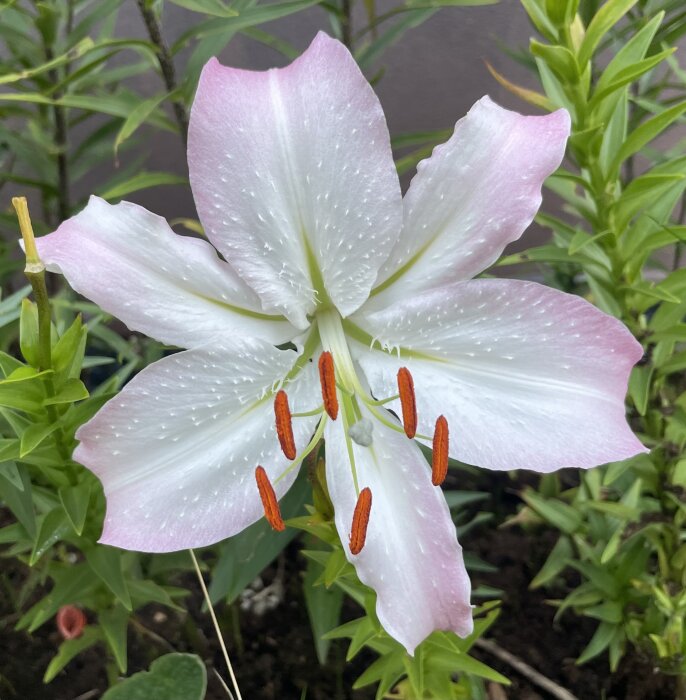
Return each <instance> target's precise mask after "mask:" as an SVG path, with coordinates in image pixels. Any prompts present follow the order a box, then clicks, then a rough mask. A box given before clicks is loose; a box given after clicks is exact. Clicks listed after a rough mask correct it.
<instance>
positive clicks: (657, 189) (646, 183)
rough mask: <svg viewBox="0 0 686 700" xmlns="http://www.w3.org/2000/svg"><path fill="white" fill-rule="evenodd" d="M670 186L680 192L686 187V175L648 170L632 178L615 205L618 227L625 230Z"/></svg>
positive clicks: (620, 230) (619, 229)
mask: <svg viewBox="0 0 686 700" xmlns="http://www.w3.org/2000/svg"><path fill="white" fill-rule="evenodd" d="M670 188H675V191H676V192H678V193H680V192H681V191H682V190H683V189H684V188H686V175H684V174H682V173H664V172H648V173H645V174H644V175H640V176H639V177H637V178H635V179H634V180H632V181H631V182H630V183H629V185H628V187H627V188H626V189H625V190H624V192H622V195H621V196H620V198H619V199H618V200H617V201H616V202H615V204H614V206H613V210H614V213H615V225H616V229H617V230H618V231H619V232H620V233H621V232H622V231H624V229H625V228H626V226H627V225H628V224H629V221H630V220H631V219H632V218H633V217H634V216H636V215H637V214H641V213H643V212H644V211H645V209H646V208H648V207H649V205H651V204H653V203H654V202H655V200H656V199H657V198H658V197H660V196H661V195H662V194H663V193H664V192H665V191H667V190H669V189H670Z"/></svg>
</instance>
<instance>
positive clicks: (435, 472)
mask: <svg viewBox="0 0 686 700" xmlns="http://www.w3.org/2000/svg"><path fill="white" fill-rule="evenodd" d="M433 450H434V451H433V458H432V461H431V483H432V484H433V485H434V486H440V485H441V484H442V483H443V482H444V481H445V477H446V475H447V473H448V421H447V420H446V419H445V416H438V418H437V419H436V431H435V432H434V442H433Z"/></svg>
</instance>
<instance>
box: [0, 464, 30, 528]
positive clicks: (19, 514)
mask: <svg viewBox="0 0 686 700" xmlns="http://www.w3.org/2000/svg"><path fill="white" fill-rule="evenodd" d="M14 469H15V471H16V473H17V474H18V475H19V479H20V480H21V483H17V478H16V474H15V473H12V474H10V473H9V471H8V470H6V469H0V499H1V500H3V501H4V502H5V504H6V505H7V507H8V508H9V509H10V510H11V511H12V513H13V514H14V517H15V518H16V519H17V520H18V521H19V522H20V523H21V524H22V525H23V527H24V529H25V530H26V532H27V533H28V534H29V536H30V537H31V539H32V540H33V539H35V537H36V532H37V530H36V514H35V511H34V508H33V495H32V490H31V479H30V478H29V473H28V470H27V469H26V467H24V466H23V465H16V464H15V467H14Z"/></svg>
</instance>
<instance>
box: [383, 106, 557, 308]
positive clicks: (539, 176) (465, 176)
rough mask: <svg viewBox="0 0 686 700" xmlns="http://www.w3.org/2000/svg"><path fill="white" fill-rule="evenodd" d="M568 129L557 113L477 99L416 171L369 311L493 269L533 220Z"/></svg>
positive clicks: (555, 165)
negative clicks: (538, 113)
mask: <svg viewBox="0 0 686 700" xmlns="http://www.w3.org/2000/svg"><path fill="white" fill-rule="evenodd" d="M569 128H570V119H569V114H568V113H567V112H566V111H565V110H562V109H561V110H558V111H557V112H553V113H552V114H549V115H546V116H542V117H526V116H522V115H521V114H517V113H516V112H510V111H508V110H506V109H503V108H502V107H499V106H498V105H496V104H495V103H494V102H492V101H491V100H490V99H489V98H488V97H484V98H482V99H481V100H479V101H478V102H477V103H476V104H475V105H474V106H473V107H472V109H471V110H470V111H469V113H468V114H467V116H466V117H464V118H463V119H461V120H460V121H459V122H457V125H456V126H455V133H454V134H453V136H452V137H451V138H450V139H449V140H448V141H447V142H446V143H444V144H443V145H441V146H438V147H437V148H436V149H435V150H434V152H433V155H432V156H431V157H430V158H427V159H426V160H424V161H422V162H421V163H420V164H419V165H418V167H417V174H416V175H415V177H414V178H413V180H412V183H411V184H410V188H409V190H408V192H407V194H406V195H405V199H404V202H403V204H404V209H405V223H404V227H403V232H402V234H401V237H400V240H399V241H398V243H397V244H396V246H395V248H394V249H393V251H392V253H391V255H390V257H389V258H388V260H387V261H386V263H385V264H384V266H383V268H382V269H381V270H380V272H379V277H378V280H377V282H376V285H375V287H377V288H378V290H381V289H383V288H384V287H386V289H385V291H379V293H378V298H375V299H374V300H373V303H374V308H377V309H378V308H381V307H383V306H384V305H386V304H389V303H391V302H392V301H395V300H397V299H400V298H402V297H403V296H407V295H408V294H413V293H417V292H419V291H422V290H425V289H432V288H436V287H439V286H441V285H443V284H446V283H448V282H454V281H456V280H467V279H470V278H472V277H474V276H475V275H477V274H478V273H480V272H482V271H483V270H485V269H486V268H487V267H489V266H490V265H491V264H492V263H494V262H495V261H496V260H497V259H498V257H499V256H500V254H501V253H502V251H503V249H504V248H505V246H506V245H507V244H508V243H510V242H511V241H514V240H516V239H517V238H519V237H520V236H521V235H522V233H523V232H524V230H525V229H526V227H527V226H528V225H529V224H530V223H531V221H532V220H533V218H534V215H535V214H536V212H537V211H538V208H539V206H540V204H541V185H542V184H543V180H545V178H546V177H548V175H550V174H551V173H552V172H554V171H555V169H556V168H557V167H558V165H559V164H560V162H561V160H562V156H563V155H564V150H565V144H566V142H567V137H568V136H569ZM406 266H407V267H406ZM403 271H404V272H403ZM396 279H397V281H395V283H394V280H396ZM378 290H377V291H378Z"/></svg>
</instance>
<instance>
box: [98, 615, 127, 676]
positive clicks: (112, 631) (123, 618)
mask: <svg viewBox="0 0 686 700" xmlns="http://www.w3.org/2000/svg"><path fill="white" fill-rule="evenodd" d="M98 622H99V623H100V627H102V631H103V632H104V634H105V639H106V640H107V644H108V645H109V647H110V649H111V650H112V654H113V655H114V660H115V661H116V662H117V667H118V668H119V672H120V673H126V667H127V663H126V631H127V629H128V626H129V612H128V610H125V609H124V608H123V607H122V606H121V605H117V606H115V607H114V608H111V609H110V610H101V611H100V614H99V615H98Z"/></svg>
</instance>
